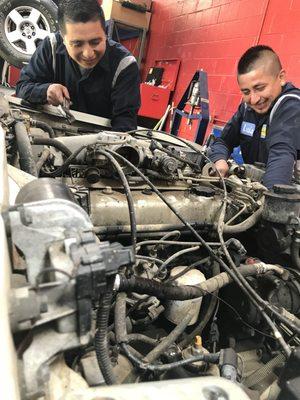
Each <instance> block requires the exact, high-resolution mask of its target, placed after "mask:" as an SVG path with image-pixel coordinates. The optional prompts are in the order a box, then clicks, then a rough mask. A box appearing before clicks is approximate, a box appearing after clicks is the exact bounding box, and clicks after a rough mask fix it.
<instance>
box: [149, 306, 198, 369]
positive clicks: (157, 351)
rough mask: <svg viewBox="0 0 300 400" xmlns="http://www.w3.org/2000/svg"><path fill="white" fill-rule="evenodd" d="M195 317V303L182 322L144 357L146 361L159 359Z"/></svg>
mask: <svg viewBox="0 0 300 400" xmlns="http://www.w3.org/2000/svg"><path fill="white" fill-rule="evenodd" d="M192 318H193V305H192V306H191V308H190V310H189V311H188V313H187V314H186V315H185V316H184V317H183V319H182V320H181V321H180V323H179V324H178V325H177V326H176V327H175V328H174V329H173V330H172V332H171V333H169V335H168V336H166V337H165V338H163V340H162V341H161V342H160V343H159V344H158V345H157V346H156V347H155V348H154V349H153V350H151V351H150V353H148V354H147V355H146V357H144V358H143V361H144V362H147V363H152V362H153V361H155V360H157V359H158V357H160V356H161V355H162V354H163V353H164V352H165V351H166V350H167V349H168V348H169V347H170V346H171V345H172V344H173V343H175V341H176V340H177V339H178V338H179V336H180V335H181V334H182V333H183V332H184V331H185V329H186V328H187V326H188V324H189V323H190V322H191V319H192Z"/></svg>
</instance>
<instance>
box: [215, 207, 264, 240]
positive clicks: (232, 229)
mask: <svg viewBox="0 0 300 400" xmlns="http://www.w3.org/2000/svg"><path fill="white" fill-rule="evenodd" d="M262 212H263V206H261V207H260V208H259V209H258V210H256V211H255V212H254V213H253V214H252V215H250V217H248V218H247V219H246V220H245V221H243V222H241V223H240V224H236V225H226V224H225V225H224V228H223V233H226V234H233V233H242V232H244V231H246V230H248V229H250V228H252V227H253V226H254V225H255V224H256V223H257V222H258V221H259V220H260V217H261V214H262Z"/></svg>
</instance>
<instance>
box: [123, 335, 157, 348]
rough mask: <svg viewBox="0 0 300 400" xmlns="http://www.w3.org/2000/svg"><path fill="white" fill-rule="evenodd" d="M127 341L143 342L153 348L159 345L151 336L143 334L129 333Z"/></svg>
mask: <svg viewBox="0 0 300 400" xmlns="http://www.w3.org/2000/svg"><path fill="white" fill-rule="evenodd" d="M127 341H128V343H130V342H143V343H146V344H149V345H151V346H156V345H157V340H156V339H153V338H151V337H149V336H146V335H143V334H142V333H129V334H128V335H127Z"/></svg>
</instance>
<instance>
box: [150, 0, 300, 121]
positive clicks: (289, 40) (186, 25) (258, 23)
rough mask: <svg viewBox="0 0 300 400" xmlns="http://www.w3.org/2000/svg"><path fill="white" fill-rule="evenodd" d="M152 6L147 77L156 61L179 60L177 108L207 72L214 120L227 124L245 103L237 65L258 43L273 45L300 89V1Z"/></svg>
mask: <svg viewBox="0 0 300 400" xmlns="http://www.w3.org/2000/svg"><path fill="white" fill-rule="evenodd" d="M152 7H153V9H152V10H153V15H152V21H151V26H150V36H149V46H148V51H147V56H146V60H145V68H144V74H146V72H147V71H148V69H149V67H151V66H152V65H153V62H154V60H156V59H166V58H179V59H181V62H182V63H181V69H180V73H179V79H178V82H177V88H176V92H175V96H174V101H175V104H177V103H178V101H179V100H180V98H181V96H182V94H183V92H184V90H185V89H186V87H187V85H188V84H189V82H190V80H191V78H192V76H193V74H194V72H195V71H196V70H197V69H201V68H203V69H204V70H205V71H207V73H208V79H209V95H210V113H211V116H212V118H213V122H214V123H217V124H221V123H222V122H225V121H226V120H228V119H229V118H230V117H231V115H232V114H233V112H234V111H235V110H236V108H237V106H238V104H239V102H240V100H241V96H240V94H239V90H238V87H237V84H236V77H235V70H236V64H237V61H238V59H239V57H240V56H241V55H242V53H243V52H244V51H245V50H246V49H247V48H248V47H250V46H253V45H255V44H267V45H269V46H271V47H273V49H274V50H275V51H276V52H278V54H279V56H280V58H281V60H282V63H283V65H284V67H285V69H286V70H287V74H288V79H289V80H292V81H293V82H294V83H295V84H296V85H300V0H284V1H283V0H177V1H176V0H156V1H153V6H152Z"/></svg>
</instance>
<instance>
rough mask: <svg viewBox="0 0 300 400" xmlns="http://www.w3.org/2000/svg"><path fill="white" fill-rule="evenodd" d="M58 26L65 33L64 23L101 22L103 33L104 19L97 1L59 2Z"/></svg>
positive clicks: (67, 0)
mask: <svg viewBox="0 0 300 400" xmlns="http://www.w3.org/2000/svg"><path fill="white" fill-rule="evenodd" d="M57 15H58V26H59V29H60V31H61V32H62V33H65V24H66V22H71V23H76V22H83V23H85V22H89V21H97V20H99V21H100V22H101V25H102V28H103V30H104V32H105V17H104V13H103V10H102V8H101V7H100V5H99V4H98V2H97V0H60V1H59V4H58V14H57Z"/></svg>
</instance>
